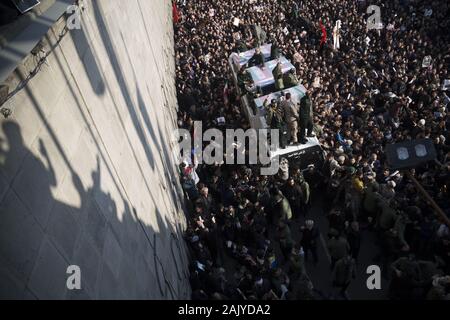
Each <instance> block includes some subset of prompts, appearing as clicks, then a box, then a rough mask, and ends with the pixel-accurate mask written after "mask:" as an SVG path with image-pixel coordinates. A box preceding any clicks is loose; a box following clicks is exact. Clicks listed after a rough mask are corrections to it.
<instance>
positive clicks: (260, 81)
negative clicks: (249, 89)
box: [246, 56, 295, 89]
mask: <svg viewBox="0 0 450 320" xmlns="http://www.w3.org/2000/svg"><path fill="white" fill-rule="evenodd" d="M278 62H281V68H282V71H283V73H286V72H288V71H289V70H291V69H295V67H294V66H293V65H292V63H291V62H290V61H289V60H288V59H286V57H284V56H281V57H280V58H279V59H276V60H271V61H267V62H266V63H264V67H262V68H260V67H258V66H254V67H250V68H248V69H246V70H247V71H248V73H249V74H250V76H251V77H252V80H253V83H254V84H255V86H256V87H258V88H260V89H262V88H264V87H267V86H270V85H272V84H274V83H275V79H274V78H273V74H272V71H273V69H275V67H276V65H277V63H278Z"/></svg>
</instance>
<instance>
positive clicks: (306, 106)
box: [299, 94, 314, 144]
mask: <svg viewBox="0 0 450 320" xmlns="http://www.w3.org/2000/svg"><path fill="white" fill-rule="evenodd" d="M299 115H300V134H299V136H300V139H299V140H300V143H302V144H305V143H307V142H308V140H307V139H306V137H305V130H306V131H307V136H308V137H309V138H312V137H314V135H313V127H314V124H313V107H312V103H311V99H310V97H309V96H308V94H306V95H305V96H304V97H303V98H302V100H301V101H300V111H299Z"/></svg>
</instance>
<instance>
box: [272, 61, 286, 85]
mask: <svg viewBox="0 0 450 320" xmlns="http://www.w3.org/2000/svg"><path fill="white" fill-rule="evenodd" d="M272 74H273V78H274V79H275V89H277V91H279V90H283V89H284V81H283V68H282V65H281V62H278V63H277V65H276V67H275V68H274V69H273V71H272Z"/></svg>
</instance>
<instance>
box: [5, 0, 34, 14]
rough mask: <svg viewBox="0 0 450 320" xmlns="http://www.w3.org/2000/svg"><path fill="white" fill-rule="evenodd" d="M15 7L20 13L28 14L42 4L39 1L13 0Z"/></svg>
mask: <svg viewBox="0 0 450 320" xmlns="http://www.w3.org/2000/svg"><path fill="white" fill-rule="evenodd" d="M11 1H12V2H13V3H14V5H15V6H16V8H17V10H19V11H20V13H22V14H23V13H26V12H28V11H30V10H31V9H33V8H34V7H36V6H38V5H39V4H40V3H41V2H40V1H39V0H11Z"/></svg>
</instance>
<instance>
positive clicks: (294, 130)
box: [281, 92, 299, 144]
mask: <svg viewBox="0 0 450 320" xmlns="http://www.w3.org/2000/svg"><path fill="white" fill-rule="evenodd" d="M285 98H286V99H285V100H284V101H283V102H281V109H282V110H283V111H284V117H285V120H286V123H287V125H288V127H289V132H290V134H291V144H297V143H298V137H297V134H298V119H299V118H298V106H297V104H296V103H295V102H294V101H293V100H292V99H291V93H290V92H288V93H286V96H285Z"/></svg>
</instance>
